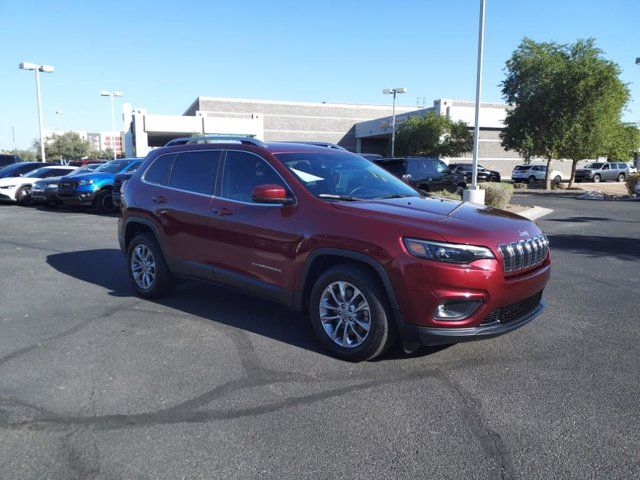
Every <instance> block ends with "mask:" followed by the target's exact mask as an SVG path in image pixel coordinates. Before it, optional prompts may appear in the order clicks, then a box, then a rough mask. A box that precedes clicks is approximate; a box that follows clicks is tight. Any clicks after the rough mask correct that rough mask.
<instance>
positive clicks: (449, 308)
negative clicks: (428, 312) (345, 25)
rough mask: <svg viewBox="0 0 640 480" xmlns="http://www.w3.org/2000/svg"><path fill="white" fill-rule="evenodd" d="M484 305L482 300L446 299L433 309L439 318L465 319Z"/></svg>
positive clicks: (434, 314)
mask: <svg viewBox="0 0 640 480" xmlns="http://www.w3.org/2000/svg"><path fill="white" fill-rule="evenodd" d="M480 305H482V300H445V301H444V302H442V303H440V304H439V305H438V306H437V307H436V309H435V310H434V311H433V317H434V318H436V319H437V320H464V319H465V318H469V317H470V316H471V315H473V313H474V312H475V311H476V310H477V309H478V307H480Z"/></svg>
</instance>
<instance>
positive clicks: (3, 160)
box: [0, 153, 22, 168]
mask: <svg viewBox="0 0 640 480" xmlns="http://www.w3.org/2000/svg"><path fill="white" fill-rule="evenodd" d="M21 161H22V159H21V158H20V157H19V156H18V155H8V154H4V153H3V154H0V168H2V167H4V166H6V165H11V164H13V163H20V162H21Z"/></svg>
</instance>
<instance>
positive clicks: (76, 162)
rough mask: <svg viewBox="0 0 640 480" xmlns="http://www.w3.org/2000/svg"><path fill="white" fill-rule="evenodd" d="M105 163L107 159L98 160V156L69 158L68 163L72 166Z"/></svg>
mask: <svg viewBox="0 0 640 480" xmlns="http://www.w3.org/2000/svg"><path fill="white" fill-rule="evenodd" d="M105 163H107V160H100V159H99V158H85V159H83V160H71V161H70V162H69V165H72V166H74V167H84V166H86V165H96V164H97V165H103V164H105Z"/></svg>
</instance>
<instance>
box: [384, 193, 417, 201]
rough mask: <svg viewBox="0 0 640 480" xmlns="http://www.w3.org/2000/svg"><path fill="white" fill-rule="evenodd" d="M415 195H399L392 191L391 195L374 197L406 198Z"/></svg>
mask: <svg viewBox="0 0 640 480" xmlns="http://www.w3.org/2000/svg"><path fill="white" fill-rule="evenodd" d="M415 196H416V195H401V194H399V193H392V194H391V195H385V196H384V197H376V198H375V199H376V200H386V199H388V198H408V197H415Z"/></svg>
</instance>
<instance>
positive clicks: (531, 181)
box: [527, 175, 536, 185]
mask: <svg viewBox="0 0 640 480" xmlns="http://www.w3.org/2000/svg"><path fill="white" fill-rule="evenodd" d="M527 182H528V183H529V185H533V184H534V183H536V177H534V176H533V175H531V176H530V177H529V178H528V179H527Z"/></svg>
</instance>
